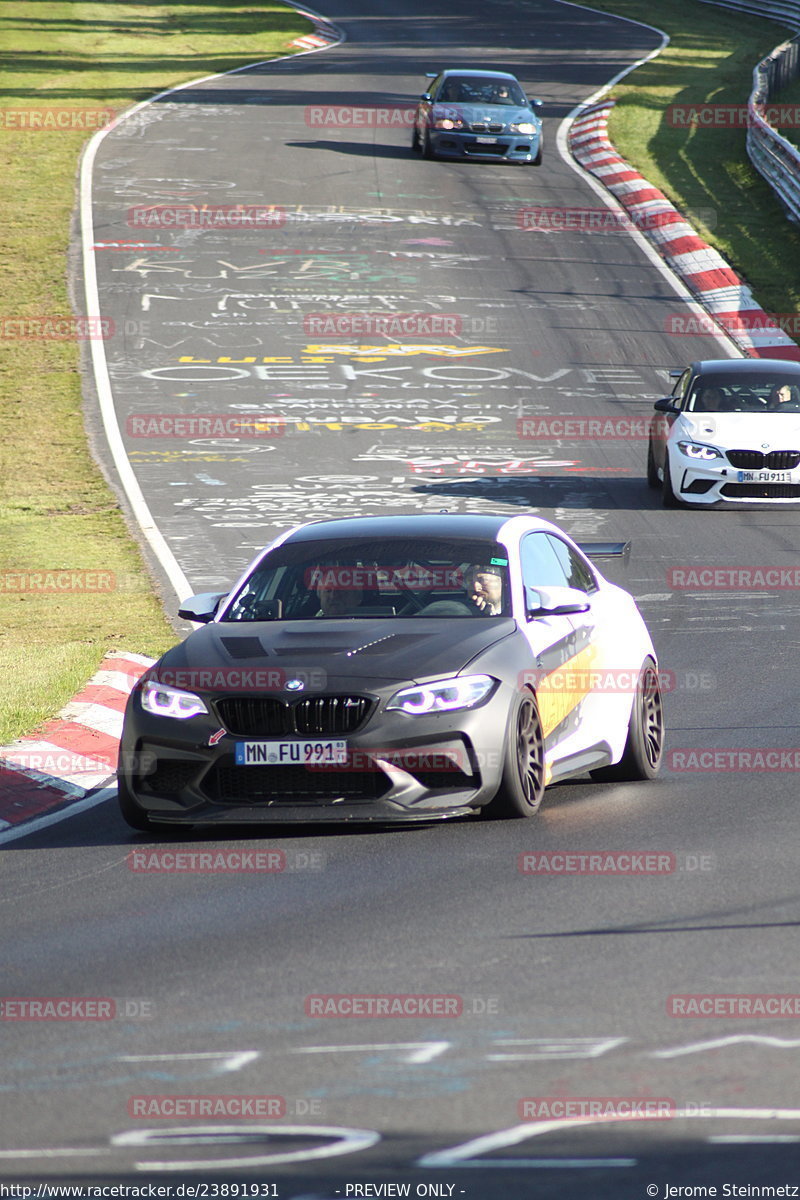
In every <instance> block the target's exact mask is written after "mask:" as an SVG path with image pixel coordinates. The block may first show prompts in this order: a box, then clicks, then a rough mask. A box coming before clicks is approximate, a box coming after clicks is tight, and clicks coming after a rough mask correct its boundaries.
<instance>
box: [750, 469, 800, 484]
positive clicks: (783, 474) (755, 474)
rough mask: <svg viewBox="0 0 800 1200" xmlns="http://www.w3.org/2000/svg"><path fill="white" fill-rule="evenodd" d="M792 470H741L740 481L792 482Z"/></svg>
mask: <svg viewBox="0 0 800 1200" xmlns="http://www.w3.org/2000/svg"><path fill="white" fill-rule="evenodd" d="M791 482H792V472H791V471H740V472H739V483H791Z"/></svg>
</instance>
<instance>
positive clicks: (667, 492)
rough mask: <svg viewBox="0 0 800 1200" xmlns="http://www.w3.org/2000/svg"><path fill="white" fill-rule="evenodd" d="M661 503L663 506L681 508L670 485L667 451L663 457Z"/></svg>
mask: <svg viewBox="0 0 800 1200" xmlns="http://www.w3.org/2000/svg"><path fill="white" fill-rule="evenodd" d="M661 504H662V505H663V507H664V508H683V505H682V504H681V502H680V500H679V499H678V497H677V496H676V495H675V492H674V490H673V487H672V476H671V475H670V471H669V453H667V455H666V456H665V458H664V480H663V483H662V485H661Z"/></svg>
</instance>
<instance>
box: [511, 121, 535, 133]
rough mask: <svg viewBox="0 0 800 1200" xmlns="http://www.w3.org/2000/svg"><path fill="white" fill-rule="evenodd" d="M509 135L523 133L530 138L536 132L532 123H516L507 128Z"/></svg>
mask: <svg viewBox="0 0 800 1200" xmlns="http://www.w3.org/2000/svg"><path fill="white" fill-rule="evenodd" d="M508 132H509V133H525V134H527V135H528V137H532V136H533V134H534V133H537V132H538V130H537V128H536V126H535V125H534V124H533V122H532V121H517V122H515V124H513V125H509V127H508Z"/></svg>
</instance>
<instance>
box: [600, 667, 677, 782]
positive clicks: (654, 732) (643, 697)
mask: <svg viewBox="0 0 800 1200" xmlns="http://www.w3.org/2000/svg"><path fill="white" fill-rule="evenodd" d="M663 753H664V710H663V705H662V702H661V682H660V680H659V678H658V671H657V669H656V664H655V663H654V662H653V660H652V658H646V659H645V660H644V662H643V663H642V669H641V671H640V672H639V678H638V680H637V683H636V693H635V695H634V697H633V706H632V707H631V717H630V721H629V722H628V737H627V740H626V742H625V749H624V750H623V752H622V758H621V759H620V760H619V762H618V763H614V764H613V766H610V767H597V768H596V769H595V770H594V771H591V772H590V774H591V776H592V779H596V780H598V782H601V783H606V782H608V783H616V782H622V781H624V780H633V779H655V777H656V775H657V774H658V772H659V768H660V766H661V758H662V755H663Z"/></svg>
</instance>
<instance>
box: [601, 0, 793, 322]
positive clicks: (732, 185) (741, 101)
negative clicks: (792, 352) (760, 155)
mask: <svg viewBox="0 0 800 1200" xmlns="http://www.w3.org/2000/svg"><path fill="white" fill-rule="evenodd" d="M590 7H592V8H596V9H600V10H601V11H603V12H609V13H616V14H617V15H619V16H622V17H630V18H631V19H633V20H638V21H642V22H644V23H646V24H648V25H655V26H656V27H657V28H659V29H663V30H664V32H665V33H667V34H669V37H670V44H669V45H668V46H667V48H666V49H665V50H663V51H662V52H661V54H660V55H659V56H658V57H657V58H655V59H653V60H652V61H650V62H648V63H645V64H644V65H643V66H641V67H639V68H637V70H636V71H634V72H633V73H632V74H631V75H629V76H627V78H626V79H625V80H624V81H623V82H622V83H620V84H617V85H616V86H615V87H614V89H613V92H612V95H613V96H615V97H616V98H617V100H618V103H617V106H616V108H615V109H614V111H613V113H612V115H611V119H610V122H609V134H610V137H611V140H612V142H613V143H614V145H615V146H616V147H617V149H618V150H619V152H620V154H622V155H623V157H624V158H626V159H627V160H628V161H629V162H631V163H632V164H633V165H634V166H635V167H636V168H637V169H638V170H639V171H641V173H642V174H643V175H644V176H645V178H647V179H648V180H649V181H650V182H651V183H652V184H654V185H655V186H656V187H658V188H660V189H661V190H662V191H663V192H664V193H665V194H666V195H667V196H669V198H670V199H671V200H672V202H673V203H674V204H675V205H676V207H677V208H679V209H680V210H681V211H682V212H685V213H691V214H694V213H698V212H702V210H711V212H712V213H713V218H712V219H709V220H708V221H705V222H703V221H697V220H696V221H695V222H694V223H695V226H696V228H697V230H698V233H699V234H700V235H701V236H702V237H704V238H705V239H706V241H708V242H709V243H710V244H711V245H713V246H716V248H717V249H718V250H719V252H720V253H721V254H722V255H724V257H725V258H726V259H727V260H728V262H729V263H730V264H731V266H732V267H733V268H734V269H735V270H736V271H738V272H739V273H740V274H741V275H742V276H743V277H744V278H745V279H746V280H747V282H748V283H749V285H750V287H751V288H752V289H753V292H754V294H755V296H756V298H757V299H758V301H759V303H760V304H761V306H762V308H764V309H765V310H766V311H767V312H771V313H797V312H798V311H800V229H798V227H797V226H796V225H794V224H792V223H791V222H789V221H788V220H787V219H786V215H785V213H784V210H783V208H782V206H781V205H780V203H779V202H778V201H777V200H776V199H775V195H774V193H773V191H772V189H771V188H770V187H769V185H768V184H767V183H766V181H765V180H764V179H762V177H761V176H760V175H759V174H758V172H757V171H756V170H755V168H754V167H753V166H752V164H751V162H750V160H749V158H748V157H747V151H746V149H745V134H746V130H745V129H744V128H737V129H730V128H728V129H726V128H724V127H714V128H703V127H695V128H686V127H681V126H679V125H675V124H672V123H671V121H674V120H675V116H674V115H673V112H674V110H672V109H671V106H679V107H680V109H682V110H686V109H689V108H693V107H697V106H698V105H705V104H712V105H738V106H742V105H745V104H746V102H747V97H748V95H749V94H750V90H751V80H752V74H753V67H754V66H755V65H756V63H757V62H759V61H760V59H762V58H764V56H765V55H766V54H768V53H769V52H770V51H771V50H773V49H774V48H775V46H777V45H779V44H780V43H781V42H783V41H785V40H786V38H787V37H788V36H790V35H789V33H787V31H786V29H785V28H784V27H783V26H782V25H777V24H775V23H774V22H772V21H767V20H759V19H757V18H755V17H751V16H748V15H746V14H744V13H736V12H730V11H727V10H726V9H724V8H717V7H715V6H712V5H710V4H709V5H707V4H702V3H699V0H647V3H644V2H643V0H590ZM781 99H782V100H783V99H784V97H783V96H782V97H781Z"/></svg>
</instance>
